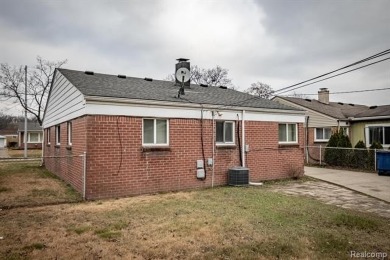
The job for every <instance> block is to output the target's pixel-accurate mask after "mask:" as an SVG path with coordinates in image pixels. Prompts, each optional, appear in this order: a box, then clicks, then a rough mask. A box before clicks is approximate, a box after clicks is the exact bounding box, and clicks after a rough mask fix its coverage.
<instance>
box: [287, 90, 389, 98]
mask: <svg viewBox="0 0 390 260" xmlns="http://www.w3.org/2000/svg"><path fill="white" fill-rule="evenodd" d="M381 90H390V88H374V89H363V90H351V91H340V92H330V93H329V95H335V94H350V93H361V92H370V91H381ZM299 95H303V96H316V95H318V93H315V94H314V93H310V94H299ZM285 96H291V95H285Z"/></svg>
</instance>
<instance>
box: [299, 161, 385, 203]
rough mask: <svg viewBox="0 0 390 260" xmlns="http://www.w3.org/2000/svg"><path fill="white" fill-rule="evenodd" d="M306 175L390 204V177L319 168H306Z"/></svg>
mask: <svg viewBox="0 0 390 260" xmlns="http://www.w3.org/2000/svg"><path fill="white" fill-rule="evenodd" d="M305 175H307V176H310V177H313V178H316V179H319V180H323V181H326V182H330V183H334V184H337V185H340V186H343V187H346V188H348V189H351V190H355V191H358V192H361V193H364V194H367V195H369V196H372V197H375V198H378V199H381V200H384V201H386V202H389V203H390V176H379V175H378V174H375V173H366V172H355V171H347V170H335V169H327V168H319V167H305Z"/></svg>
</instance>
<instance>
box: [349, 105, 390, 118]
mask: <svg viewBox="0 0 390 260" xmlns="http://www.w3.org/2000/svg"><path fill="white" fill-rule="evenodd" d="M374 116H390V105H385V106H373V107H370V108H369V109H366V110H365V111H363V112H361V113H358V114H356V115H355V116H354V117H356V118H359V117H374Z"/></svg>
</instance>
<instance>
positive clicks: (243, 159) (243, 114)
mask: <svg viewBox="0 0 390 260" xmlns="http://www.w3.org/2000/svg"><path fill="white" fill-rule="evenodd" d="M241 122H242V123H241V131H242V133H241V136H242V138H241V139H242V141H241V142H242V144H241V157H242V167H245V110H242V117H241Z"/></svg>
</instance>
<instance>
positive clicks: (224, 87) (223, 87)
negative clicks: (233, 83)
mask: <svg viewBox="0 0 390 260" xmlns="http://www.w3.org/2000/svg"><path fill="white" fill-rule="evenodd" d="M219 88H221V89H227V87H226V86H219Z"/></svg>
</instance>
